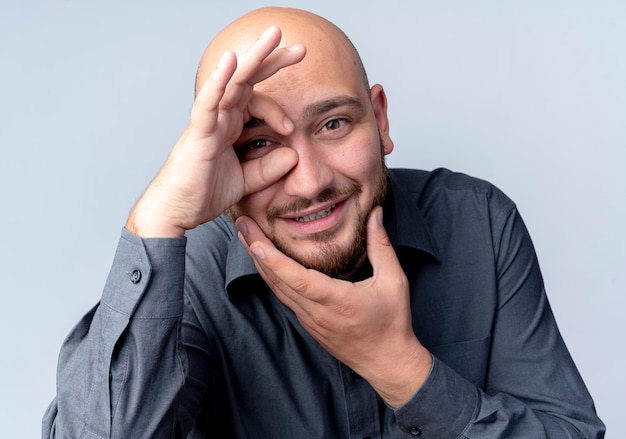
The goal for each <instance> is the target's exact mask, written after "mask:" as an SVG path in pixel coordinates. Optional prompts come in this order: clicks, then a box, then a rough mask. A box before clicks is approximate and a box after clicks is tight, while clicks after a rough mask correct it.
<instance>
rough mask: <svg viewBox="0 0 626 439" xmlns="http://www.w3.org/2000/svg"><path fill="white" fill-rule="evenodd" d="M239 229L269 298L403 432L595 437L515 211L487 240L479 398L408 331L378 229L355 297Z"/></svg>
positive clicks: (246, 222) (393, 268)
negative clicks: (365, 384)
mask: <svg viewBox="0 0 626 439" xmlns="http://www.w3.org/2000/svg"><path fill="white" fill-rule="evenodd" d="M372 216H374V215H372ZM237 225H238V228H239V229H240V231H241V232H242V233H241V234H242V238H243V239H244V240H245V242H246V243H247V244H248V245H249V247H248V248H249V252H250V254H251V255H252V257H253V258H254V259H255V261H256V263H257V266H258V267H259V270H260V272H261V273H262V275H263V276H264V278H265V279H266V281H267V282H268V284H269V285H271V286H272V289H273V290H274V292H275V293H276V296H277V297H278V298H279V299H280V300H281V301H283V302H284V303H285V304H286V305H288V306H289V307H290V308H291V309H292V310H293V311H294V312H295V313H296V315H297V316H298V318H299V320H300V322H301V323H302V325H303V326H304V327H305V328H306V329H307V330H308V331H309V332H310V333H311V335H312V336H313V337H315V338H316V339H317V340H318V341H319V342H320V344H321V345H322V346H324V347H325V348H326V349H327V350H328V351H329V352H330V353H331V354H332V355H333V356H335V357H336V358H338V359H339V360H340V361H342V362H344V363H345V364H347V365H348V366H350V367H351V368H352V369H353V370H355V371H356V372H357V373H359V375H361V376H362V377H363V378H365V379H367V380H368V381H369V382H370V384H371V385H372V387H374V389H375V390H376V391H377V392H378V393H379V394H380V395H381V397H382V398H383V399H384V400H385V401H386V402H387V403H388V404H389V405H391V406H392V407H398V408H397V409H396V419H397V421H398V424H399V425H400V427H401V428H402V429H403V430H404V431H406V432H409V433H411V432H413V433H418V432H423V433H424V434H425V435H427V436H428V437H459V438H461V437H466V438H514V437H520V438H526V437H533V438H535V437H536V438H541V437H546V438H551V439H552V438H581V437H588V438H600V437H603V435H604V433H603V432H604V426H603V425H602V423H601V421H600V420H599V419H598V418H597V416H596V414H595V411H594V408H593V403H592V400H591V398H590V396H589V394H588V392H587V390H586V388H585V385H584V383H583V382H582V379H581V378H580V376H579V375H578V372H577V371H576V368H575V366H574V364H573V362H572V360H571V358H570V356H569V354H568V352H567V349H566V347H565V345H564V343H563V341H562V339H561V337H560V335H559V332H558V329H557V327H556V323H555V321H554V317H553V316H552V313H551V311H550V308H549V305H548V302H547V298H546V296H545V292H544V291H543V284H542V280H541V276H540V272H539V267H538V265H537V261H536V258H535V255H534V250H533V248H532V244H531V242H530V238H529V237H528V234H527V232H526V230H525V228H524V226H523V224H522V223H521V219H520V218H519V216H518V215H517V212H516V211H515V210H513V211H511V212H509V215H508V216H506V218H504V219H501V220H500V229H499V230H498V231H497V234H498V236H495V237H494V242H495V245H496V248H495V249H494V251H495V255H496V260H497V264H498V267H497V269H498V290H499V310H498V315H497V317H496V321H495V326H494V328H493V333H492V343H491V345H492V346H491V354H490V358H489V365H488V369H487V371H486V373H487V376H486V385H485V388H484V389H479V388H477V387H476V386H475V385H474V384H472V383H471V382H469V381H467V380H466V379H464V378H462V377H461V376H460V375H458V374H457V373H456V372H455V371H453V370H452V369H451V368H449V367H447V366H446V365H445V364H444V363H443V362H441V361H440V360H439V359H438V358H436V357H429V356H428V355H424V354H423V352H424V348H423V347H422V346H421V344H419V340H417V339H416V338H415V335H414V334H413V333H412V329H411V328H410V325H408V324H407V323H406V320H407V319H408V320H409V321H410V311H407V308H408V305H407V304H406V300H407V299H406V297H408V289H407V288H406V287H405V286H404V282H402V281H399V282H398V281H397V279H398V278H399V277H400V278H401V277H402V273H401V272H399V271H398V269H399V265H398V262H397V259H396V258H395V255H394V254H393V251H391V252H389V251H388V248H387V247H386V245H385V239H384V236H385V234H384V229H383V228H382V226H380V223H379V222H378V221H371V220H370V223H369V224H368V227H369V229H368V249H367V251H368V256H369V258H370V260H371V262H372V266H373V268H374V275H373V277H372V278H371V279H369V280H366V281H364V282H360V283H355V284H353V285H352V286H349V285H346V283H344V282H342V281H338V280H334V279H329V278H325V277H324V276H323V275H320V274H319V273H316V272H311V271H310V270H306V269H304V268H303V267H300V266H298V264H296V263H295V262H294V261H291V260H288V258H286V257H285V256H284V255H281V254H280V253H279V252H277V251H276V249H274V248H273V247H272V245H271V243H270V242H269V241H267V239H266V238H265V237H264V236H263V235H262V233H261V231H260V230H259V229H258V227H257V226H255V224H254V223H253V222H252V221H250V219H246V218H241V219H240V220H239V221H238V223H237ZM398 291H402V293H401V294H399V292H398ZM350 292H351V293H352V294H350ZM391 316H395V317H394V318H391ZM407 316H408V317H407ZM405 341H408V342H406V343H405ZM431 359H432V360H431ZM431 361H432V363H431ZM431 364H432V367H431Z"/></svg>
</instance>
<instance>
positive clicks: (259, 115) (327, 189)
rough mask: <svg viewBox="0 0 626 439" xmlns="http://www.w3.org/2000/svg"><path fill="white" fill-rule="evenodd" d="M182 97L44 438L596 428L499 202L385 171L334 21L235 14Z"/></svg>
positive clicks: (375, 119)
mask: <svg viewBox="0 0 626 439" xmlns="http://www.w3.org/2000/svg"><path fill="white" fill-rule="evenodd" d="M259 35H260V37H259ZM196 93H197V96H196V101H195V103H194V107H193V109H192V112H191V118H190V119H191V120H190V124H189V126H188V128H187V129H186V130H185V132H184V133H183V135H182V136H181V138H180V140H179V141H178V142H177V144H176V145H175V146H174V148H173V150H172V153H171V154H170V156H169V157H168V159H167V161H166V163H165V164H164V166H163V168H162V169H161V170H160V172H159V173H158V175H157V176H156V177H155V179H154V180H153V182H152V183H151V184H150V186H149V187H148V189H147V190H146V192H145V193H144V194H143V196H142V197H141V198H140V199H139V200H138V202H137V204H136V205H135V207H134V209H133V211H132V212H131V214H130V216H129V219H128V222H127V224H126V227H125V230H124V231H123V234H122V238H121V240H120V243H119V246H118V251H117V253H116V257H115V260H114V262H113V267H112V269H111V273H110V275H109V278H108V280H107V284H106V286H105V289H104V292H103V296H102V300H101V302H100V304H99V305H98V306H96V307H95V308H94V309H93V310H92V311H91V312H89V313H88V314H87V315H86V316H85V317H84V318H83V320H82V321H81V322H80V323H79V324H78V325H77V327H76V328H75V329H74V331H73V332H72V333H71V334H70V336H69V337H68V339H67V340H66V342H65V344H64V346H63V348H62V351H61V355H60V360H59V373H58V393H57V398H56V400H55V401H54V402H53V404H52V405H51V406H50V408H49V410H48V412H47V413H46V416H45V419H44V428H43V430H44V431H43V435H44V437H125V438H126V437H132V438H136V437H194V438H199V437H228V438H231V437H260V438H283V437H284V438H307V437H311V438H339V437H351V438H352V437H354V438H366V437H370V438H374V437H381V438H400V437H411V436H423V437H432V438H439V437H443V438H456V437H468V438H496V437H506V438H511V437H523V438H529V437H532V438H540V437H550V438H558V437H602V436H603V429H604V427H603V425H602V423H601V422H600V420H599V419H598V418H597V416H596V414H595V411H594V407H593V402H592V400H591V397H590V396H589V394H588V393H587V390H586V389H585V386H584V383H583V382H582V380H581V378H580V376H579V375H578V373H577V371H576V368H575V366H574V364H573V362H572V360H571V358H570V356H569V354H568V352H567V349H566V348H565V346H564V344H563V341H562V339H561V337H560V335H559V333H558V329H557V328H556V325H555V322H554V318H553V316H552V314H551V311H550V308H549V305H548V302H547V299H546V296H545V293H544V291H543V285H542V280H541V275H540V273H539V268H538V265H537V262H536V259H535V255H534V251H533V249H532V244H531V242H530V239H529V237H528V235H527V232H526V230H525V228H524V226H523V224H522V222H521V219H520V217H519V215H518V214H517V211H516V209H515V206H514V204H513V203H512V202H511V201H510V200H509V199H508V198H506V197H505V196H504V195H503V194H502V193H501V192H500V191H498V190H497V189H496V188H494V187H493V186H491V185H489V184H488V183H486V182H483V181H480V180H476V179H472V178H470V177H467V176H464V175H459V174H454V173H451V172H449V171H446V170H438V171H435V172H431V173H428V172H423V171H408V170H400V171H387V169H386V167H385V165H384V156H385V155H386V154H389V153H390V152H391V151H392V149H393V142H392V140H391V138H390V136H389V124H388V120H387V100H386V97H385V93H384V91H383V88H382V87H381V86H380V85H374V86H373V87H371V88H370V87H369V85H368V81H367V77H366V75H365V71H364V69H363V66H362V64H361V61H360V59H359V56H358V54H357V52H356V50H355V49H354V47H353V46H352V45H351V43H350V42H349V41H348V39H347V38H346V37H345V35H344V34H343V33H342V32H341V31H340V30H339V29H337V28H336V27H335V26H334V25H332V24H331V23H329V22H328V21H326V20H324V19H322V18H320V17H318V16H315V15H313V14H310V13H308V12H304V11H299V10H293V9H282V8H265V9H261V10H256V11H253V12H251V13H249V14H247V15H245V16H244V17H242V18H240V19H238V20H236V21H235V22H234V23H232V24H231V25H229V26H228V27H226V28H225V29H224V30H223V31H222V32H220V34H219V35H218V36H217V37H216V38H215V39H214V40H213V41H212V42H211V44H210V45H209V47H208V48H207V50H206V52H205V53H204V55H203V57H202V60H201V63H200V67H199V69H198V76H197V87H196ZM383 210H384V219H383Z"/></svg>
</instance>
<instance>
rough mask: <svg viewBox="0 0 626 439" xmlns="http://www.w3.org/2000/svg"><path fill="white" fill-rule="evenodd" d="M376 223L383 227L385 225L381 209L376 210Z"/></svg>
mask: <svg viewBox="0 0 626 439" xmlns="http://www.w3.org/2000/svg"><path fill="white" fill-rule="evenodd" d="M376 222H377V223H378V224H380V225H381V226H382V225H383V210H382V209H380V208H379V209H376Z"/></svg>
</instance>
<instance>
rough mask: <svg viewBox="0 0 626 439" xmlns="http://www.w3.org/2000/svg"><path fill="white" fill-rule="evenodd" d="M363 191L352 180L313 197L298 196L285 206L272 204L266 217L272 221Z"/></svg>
mask: <svg viewBox="0 0 626 439" xmlns="http://www.w3.org/2000/svg"><path fill="white" fill-rule="evenodd" d="M361 192H363V189H362V188H361V185H360V184H358V183H357V182H352V183H350V184H349V185H347V186H344V187H341V188H327V189H324V190H323V191H322V192H320V193H319V194H318V195H317V196H316V197H315V198H312V199H310V198H298V199H295V200H293V201H291V202H290V203H288V204H285V205H283V206H272V207H270V208H269V209H268V210H267V214H266V217H267V220H268V222H270V221H272V220H275V219H276V218H279V217H281V216H287V215H291V214H293V213H295V212H298V211H300V210H303V209H307V208H309V207H310V206H312V205H314V204H320V203H326V202H327V201H332V200H337V199H339V198H343V197H345V196H346V195H360V194H361Z"/></svg>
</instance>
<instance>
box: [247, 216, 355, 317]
mask: <svg viewBox="0 0 626 439" xmlns="http://www.w3.org/2000/svg"><path fill="white" fill-rule="evenodd" d="M236 225H237V228H238V229H239V230H240V232H241V235H242V238H243V240H244V245H246V246H247V247H248V249H249V252H250V255H251V257H252V259H253V260H254V262H255V264H257V266H258V267H260V269H261V270H260V271H262V272H263V273H262V275H263V276H264V279H265V280H266V282H267V283H268V285H269V286H270V287H271V288H272V290H274V291H276V290H277V291H279V292H280V293H282V294H285V295H286V296H287V297H289V298H290V299H291V300H293V301H294V302H296V303H298V304H299V305H300V306H301V307H302V308H304V309H307V308H308V307H309V306H310V305H309V304H307V303H306V301H313V302H316V303H319V304H322V305H323V304H326V302H327V300H328V296H329V294H328V293H329V292H330V291H335V292H336V291H337V289H338V285H337V284H340V283H342V282H343V281H339V280H336V279H331V278H329V277H328V276H325V275H324V274H322V273H320V272H318V271H315V270H310V269H307V268H305V267H304V266H302V265H300V264H299V263H297V262H296V261H294V260H293V259H291V258H290V257H288V256H286V255H285V254H283V253H282V252H280V251H278V250H277V249H276V247H275V246H274V244H272V242H271V241H270V240H269V239H268V238H267V236H265V234H264V233H263V231H262V230H261V228H260V227H259V226H258V225H257V224H256V222H254V221H253V220H252V219H251V218H248V217H245V216H241V217H239V218H238V219H237V221H236ZM333 282H334V284H333V285H332V286H331V285H330V284H329V283H333Z"/></svg>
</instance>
